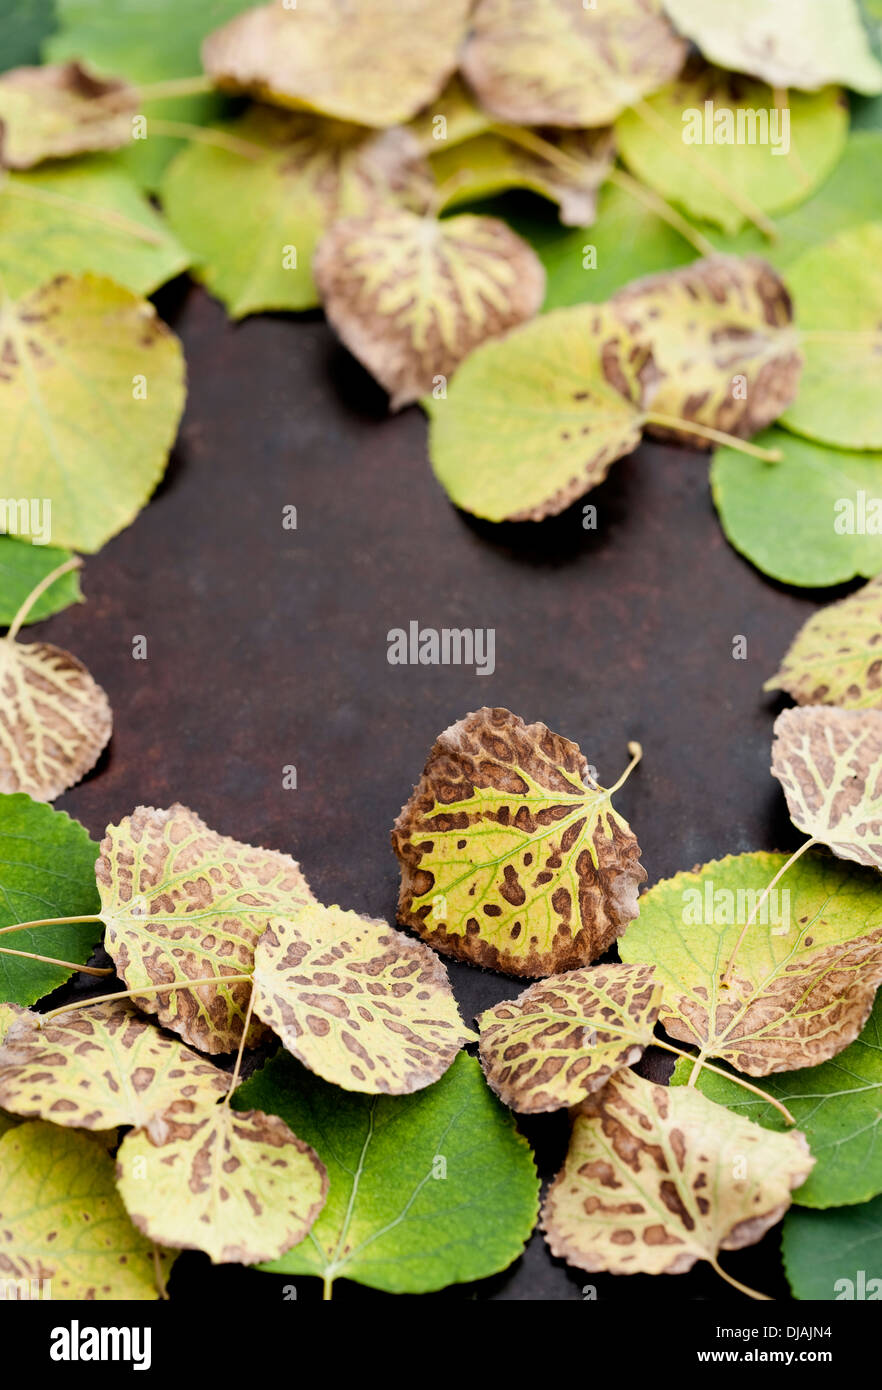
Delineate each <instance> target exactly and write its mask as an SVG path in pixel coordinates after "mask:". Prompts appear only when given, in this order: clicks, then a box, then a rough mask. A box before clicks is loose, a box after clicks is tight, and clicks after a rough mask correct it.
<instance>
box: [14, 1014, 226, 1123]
mask: <svg viewBox="0 0 882 1390" xmlns="http://www.w3.org/2000/svg"><path fill="white" fill-rule="evenodd" d="M229 1084H230V1078H229V1077H228V1076H227V1075H226V1073H225V1072H222V1071H218V1069H217V1067H213V1066H212V1065H211V1063H210V1062H206V1061H205V1059H204V1058H202V1057H199V1056H197V1054H196V1053H195V1052H191V1051H190V1049H189V1048H188V1047H184V1046H182V1044H181V1043H179V1042H176V1041H175V1040H174V1039H173V1038H166V1037H164V1036H163V1034H162V1033H160V1031H159V1029H158V1028H155V1027H154V1026H153V1024H152V1023H147V1022H146V1021H145V1020H144V1019H143V1018H141V1016H140V1015H139V1014H138V1013H137V1012H136V1010H135V1009H134V1008H133V1007H132V1005H131V1004H129V1003H128V1002H127V1001H126V1000H122V1001H121V1002H120V1003H118V1004H115V1003H107V1004H96V1005H94V1006H92V1007H88V1008H83V1009H71V1010H70V1011H69V1012H67V1013H65V1014H62V1015H61V1016H60V1017H59V1018H54V1019H51V1020H50V1021H48V1022H47V1023H45V1024H43V1025H41V1022H40V1019H39V1017H38V1016H36V1015H29V1016H27V1017H26V1018H24V1019H22V1020H20V1021H19V1022H17V1023H16V1024H15V1025H14V1026H13V1028H12V1029H11V1030H10V1031H9V1033H8V1034H7V1036H6V1040H5V1042H4V1044H3V1047H2V1048H0V1105H2V1106H4V1107H5V1108H6V1109H7V1110H12V1111H14V1113H15V1114H16V1115H24V1116H26V1117H27V1118H31V1119H37V1118H39V1119H43V1120H51V1121H52V1122H53V1123H54V1124H57V1125H72V1126H73V1127H74V1128H76V1129H111V1128H113V1127H114V1126H116V1125H144V1124H146V1123H147V1121H148V1120H149V1119H150V1118H151V1116H152V1115H155V1114H156V1113H157V1112H158V1111H160V1110H165V1109H166V1107H167V1106H171V1105H172V1104H173V1103H174V1102H176V1101H178V1100H181V1099H186V1100H191V1101H194V1102H197V1103H198V1102H203V1101H204V1102H208V1101H209V1100H212V1099H213V1100H216V1099H217V1097H218V1096H221V1095H223V1094H224V1093H225V1092H226V1090H227V1089H228V1087H229Z"/></svg>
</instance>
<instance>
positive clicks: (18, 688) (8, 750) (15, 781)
mask: <svg viewBox="0 0 882 1390" xmlns="http://www.w3.org/2000/svg"><path fill="white" fill-rule="evenodd" d="M0 695H2V699H0V792H26V793H27V795H28V796H30V797H32V798H33V799H34V800H35V801H54V799H55V797H56V796H60V795H61V793H62V792H63V791H66V790H67V788H68V787H72V786H73V785H74V783H76V782H79V780H80V778H81V777H85V775H86V773H87V772H89V771H91V769H92V768H93V767H94V766H95V763H96V762H97V761H98V757H99V755H100V753H101V750H102V749H103V748H104V746H105V744H106V743H107V742H108V740H109V738H110V734H111V729H112V727H113V715H112V713H111V709H110V702H109V701H108V699H107V696H106V694H105V693H104V691H103V690H102V689H101V686H100V685H98V684H97V682H96V681H94V680H93V679H92V677H91V676H90V675H89V672H88V671H87V670H86V668H85V666H84V665H83V664H82V662H81V661H78V660H77V658H76V657H75V656H71V654H70V652H65V651H62V649H61V648H60V647H51V646H49V645H48V643H46V642H16V641H14V640H13V641H10V640H9V638H8V637H5V638H3V639H2V640H0Z"/></svg>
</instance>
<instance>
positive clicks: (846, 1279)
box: [781, 1197, 882, 1302]
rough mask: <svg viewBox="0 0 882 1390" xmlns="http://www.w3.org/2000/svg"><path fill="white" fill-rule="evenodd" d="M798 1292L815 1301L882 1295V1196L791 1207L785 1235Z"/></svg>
mask: <svg viewBox="0 0 882 1390" xmlns="http://www.w3.org/2000/svg"><path fill="white" fill-rule="evenodd" d="M781 1253H782V1255H783V1257H784V1270H785V1273H786V1275H787V1280H788V1283H789V1284H790V1288H791V1290H792V1292H793V1297H794V1298H798V1299H808V1300H812V1301H818V1302H821V1301H827V1300H831V1299H835V1300H836V1301H837V1302H838V1301H839V1300H840V1299H843V1300H848V1301H852V1300H859V1301H861V1302H863V1301H864V1300H865V1299H866V1300H870V1299H872V1300H874V1301H876V1302H878V1301H879V1299H880V1298H882V1197H875V1198H874V1199H873V1201H872V1202H865V1203H864V1204H863V1205H862V1206H855V1207H851V1206H849V1207H841V1208H839V1210H838V1211H807V1210H806V1209H805V1208H800V1207H794V1208H793V1210H792V1211H789V1212H788V1213H787V1217H786V1219H785V1221H784V1227H783V1230H782V1235H781Z"/></svg>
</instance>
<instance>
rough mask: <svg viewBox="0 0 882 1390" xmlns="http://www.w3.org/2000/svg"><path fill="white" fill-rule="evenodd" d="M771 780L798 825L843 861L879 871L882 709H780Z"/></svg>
mask: <svg viewBox="0 0 882 1390" xmlns="http://www.w3.org/2000/svg"><path fill="white" fill-rule="evenodd" d="M772 776H773V777H777V778H778V781H779V782H780V783H781V786H782V787H783V788H784V795H785V797H786V798H787V809H788V811H789V812H790V819H791V820H792V821H793V824H794V825H795V826H797V827H798V828H799V829H800V830H803V831H805V833H806V835H810V836H812V838H813V839H816V840H819V841H820V842H821V843H822V844H825V845H829V846H830V848H831V849H832V851H833V853H834V854H838V855H839V858H840V859H852V860H854V862H855V863H857V864H866V865H868V866H869V867H871V868H876V869H882V712H880V711H879V710H874V709H862V710H846V709H825V708H824V707H823V706H822V705H807V706H806V707H805V708H803V709H786V710H784V711H782V713H781V714H779V715H778V718H777V719H776V720H775V737H774V740H773V743H772Z"/></svg>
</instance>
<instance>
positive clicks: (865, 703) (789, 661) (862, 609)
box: [763, 576, 882, 709]
mask: <svg viewBox="0 0 882 1390" xmlns="http://www.w3.org/2000/svg"><path fill="white" fill-rule="evenodd" d="M763 689H764V690H786V691H787V693H788V695H792V696H793V698H794V700H796V701H797V703H798V704H800V705H837V706H838V707H839V708H840V709H866V708H880V707H882V576H879V577H878V578H876V579H871V580H870V582H869V584H865V585H864V587H863V588H862V589H858V591H857V593H854V594H850V595H849V597H848V598H844V599H840V600H839V602H838V603H831V604H829V605H828V606H827V607H826V608H822V609H821V610H820V611H819V612H818V613H815V614H813V615H812V617H811V618H809V619H808V621H807V622H805V623H804V624H803V626H802V627H801V628H800V630H799V632H798V633H797V634H796V636H795V637H794V639H793V641H792V642H791V644H790V647H789V649H788V652H787V655H786V656H785V657H784V658H783V660H782V662H781V666H780V669H779V670H778V671H777V672H776V674H775V675H774V676H772V677H770V679H769V680H767V681H766V683H765V685H764V686H763Z"/></svg>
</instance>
